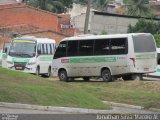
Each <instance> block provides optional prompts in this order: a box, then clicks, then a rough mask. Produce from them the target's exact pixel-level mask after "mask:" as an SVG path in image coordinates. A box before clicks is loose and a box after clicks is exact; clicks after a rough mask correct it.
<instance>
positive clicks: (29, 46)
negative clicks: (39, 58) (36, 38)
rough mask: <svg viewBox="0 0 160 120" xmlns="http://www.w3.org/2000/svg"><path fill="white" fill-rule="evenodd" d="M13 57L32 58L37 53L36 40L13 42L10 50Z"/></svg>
mask: <svg viewBox="0 0 160 120" xmlns="http://www.w3.org/2000/svg"><path fill="white" fill-rule="evenodd" d="M9 55H10V56H12V57H21V58H31V57H34V56H35V55H36V43H35V42H12V44H11V46H10V50H9Z"/></svg>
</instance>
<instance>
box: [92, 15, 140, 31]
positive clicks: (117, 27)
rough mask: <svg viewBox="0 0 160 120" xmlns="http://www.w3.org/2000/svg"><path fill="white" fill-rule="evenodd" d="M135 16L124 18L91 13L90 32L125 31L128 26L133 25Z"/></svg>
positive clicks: (135, 20) (135, 19)
mask: <svg viewBox="0 0 160 120" xmlns="http://www.w3.org/2000/svg"><path fill="white" fill-rule="evenodd" d="M137 21H138V19H137V18H125V17H117V16H109V15H96V14H95V15H93V16H92V22H91V33H97V34H101V33H102V32H107V33H108V34H116V33H127V29H128V26H129V25H130V24H131V25H135V24H136V22H137Z"/></svg>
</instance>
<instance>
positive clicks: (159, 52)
mask: <svg viewBox="0 0 160 120" xmlns="http://www.w3.org/2000/svg"><path fill="white" fill-rule="evenodd" d="M157 56H158V57H157V63H158V65H157V68H156V72H154V73H149V74H147V75H146V76H148V77H155V78H160V48H157Z"/></svg>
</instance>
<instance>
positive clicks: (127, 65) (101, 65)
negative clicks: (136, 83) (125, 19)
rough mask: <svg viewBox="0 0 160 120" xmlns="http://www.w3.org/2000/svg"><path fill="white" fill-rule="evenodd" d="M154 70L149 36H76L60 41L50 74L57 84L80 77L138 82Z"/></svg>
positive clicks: (151, 42) (154, 54)
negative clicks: (121, 78)
mask: <svg viewBox="0 0 160 120" xmlns="http://www.w3.org/2000/svg"><path fill="white" fill-rule="evenodd" d="M156 66H157V53H156V43H155V40H154V38H153V36H152V35H151V34H149V33H130V34H113V35H89V36H76V37H69V38H65V39H63V40H62V41H61V42H60V44H59V46H58V47H57V49H56V52H55V54H54V59H53V64H52V72H53V76H59V78H60V80H63V81H69V80H70V79H73V78H79V77H82V78H83V79H84V80H86V81H88V80H89V79H90V78H91V77H101V78H102V79H103V80H104V81H111V80H112V79H113V78H117V77H123V79H141V78H142V75H143V74H144V73H150V72H154V71H155V69H156Z"/></svg>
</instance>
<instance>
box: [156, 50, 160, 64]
mask: <svg viewBox="0 0 160 120" xmlns="http://www.w3.org/2000/svg"><path fill="white" fill-rule="evenodd" d="M157 57H158V59H157V62H158V65H160V53H158V54H157Z"/></svg>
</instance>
